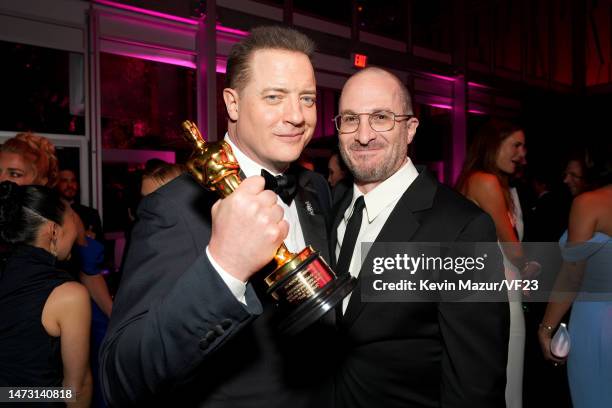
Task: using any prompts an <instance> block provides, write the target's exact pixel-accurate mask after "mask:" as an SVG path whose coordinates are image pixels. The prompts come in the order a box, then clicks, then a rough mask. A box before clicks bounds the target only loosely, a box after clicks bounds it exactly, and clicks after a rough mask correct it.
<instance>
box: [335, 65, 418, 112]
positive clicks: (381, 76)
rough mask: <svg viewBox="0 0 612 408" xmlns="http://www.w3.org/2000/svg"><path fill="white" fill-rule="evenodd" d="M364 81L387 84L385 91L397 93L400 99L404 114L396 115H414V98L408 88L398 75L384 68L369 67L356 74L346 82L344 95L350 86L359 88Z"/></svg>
mask: <svg viewBox="0 0 612 408" xmlns="http://www.w3.org/2000/svg"><path fill="white" fill-rule="evenodd" d="M362 80H364V81H365V82H366V83H370V82H371V81H375V82H379V81H380V83H381V84H386V85H387V86H386V87H385V91H387V92H395V93H397V97H398V98H399V99H400V103H401V106H402V112H396V113H398V114H406V115H413V114H414V113H413V111H412V97H411V96H410V92H409V91H408V88H407V87H406V85H404V83H403V82H402V81H401V80H400V79H399V78H398V77H397V75H395V74H393V73H392V72H390V71H387V70H386V69H384V68H379V67H367V68H364V69H362V70H360V71H358V72H356V73H355V74H353V75H352V76H351V77H350V78H349V79H348V81H346V83H345V84H344V87H343V88H342V93H343V94H344V90H345V89H346V88H347V87H348V86H352V85H353V84H358V85H357V86H359V85H360V84H362V83H363V82H362ZM341 106H342V104H341Z"/></svg>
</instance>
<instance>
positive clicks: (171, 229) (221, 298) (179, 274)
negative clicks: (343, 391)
mask: <svg viewBox="0 0 612 408" xmlns="http://www.w3.org/2000/svg"><path fill="white" fill-rule="evenodd" d="M139 217H140V218H139V221H138V223H137V224H136V226H135V228H134V230H133V231H132V236H131V242H130V247H129V249H128V253H127V257H126V262H125V265H124V276H123V278H122V282H121V287H120V290H119V293H118V294H117V298H116V302H115V307H114V309H113V314H112V316H111V322H110V326H109V331H108V333H107V336H106V338H105V339H104V343H103V345H102V348H101V351H100V370H101V381H102V387H103V392H104V395H105V398H106V401H107V403H108V404H109V405H110V406H134V405H141V404H144V403H147V402H149V403H151V402H152V401H153V400H154V399H155V397H156V396H161V395H168V393H171V392H172V391H173V390H175V389H176V388H177V387H178V386H179V384H181V383H183V382H185V381H188V380H189V378H190V377H191V376H193V375H194V372H195V371H196V369H197V368H198V367H200V365H202V364H206V362H205V360H206V358H207V356H208V355H210V354H211V353H214V352H215V350H217V349H219V348H220V347H222V346H223V344H224V343H226V342H227V341H228V339H230V338H231V337H232V336H233V335H234V334H235V333H236V332H238V331H239V330H240V329H241V328H242V327H244V326H245V325H246V324H248V323H249V322H250V321H251V320H252V319H253V317H254V316H255V315H257V314H260V313H261V310H262V309H261V304H260V303H259V301H258V299H257V297H256V296H255V294H254V291H253V289H252V288H251V287H250V285H249V287H248V288H247V293H246V300H247V305H248V306H245V305H243V304H241V303H240V302H238V301H237V300H236V298H235V297H234V295H233V294H232V293H231V291H230V290H229V288H228V287H227V286H226V285H225V283H224V282H223V280H222V279H221V278H220V276H219V275H218V274H217V273H216V271H215V270H214V268H213V266H212V265H211V263H210V261H209V260H208V258H207V256H206V254H205V253H204V252H203V251H202V252H203V253H202V254H198V251H197V249H196V248H197V246H195V245H194V243H193V240H194V239H198V238H201V239H206V240H207V239H208V237H194V236H193V234H192V233H191V232H190V226H189V225H188V224H189V223H188V222H187V220H186V219H185V218H184V216H183V214H182V213H181V211H178V210H177V208H172V207H171V206H170V204H169V203H168V200H164V199H161V198H160V197H159V196H158V195H157V194H153V195H151V196H150V198H149V197H147V198H146V199H145V200H143V203H142V205H141V208H140V209H139ZM198 255H199V256H198Z"/></svg>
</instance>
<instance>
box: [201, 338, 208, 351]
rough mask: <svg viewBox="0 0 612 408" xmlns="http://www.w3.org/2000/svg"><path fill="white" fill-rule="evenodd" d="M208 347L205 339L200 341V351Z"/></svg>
mask: <svg viewBox="0 0 612 408" xmlns="http://www.w3.org/2000/svg"><path fill="white" fill-rule="evenodd" d="M209 345H210V343H208V340H206V339H202V340H200V349H202V350H206V349H207V348H208V346H209Z"/></svg>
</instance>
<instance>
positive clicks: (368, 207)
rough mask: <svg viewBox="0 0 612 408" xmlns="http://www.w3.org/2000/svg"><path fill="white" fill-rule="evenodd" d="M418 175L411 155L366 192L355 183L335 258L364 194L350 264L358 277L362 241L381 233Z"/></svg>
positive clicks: (350, 268)
mask: <svg viewBox="0 0 612 408" xmlns="http://www.w3.org/2000/svg"><path fill="white" fill-rule="evenodd" d="M418 175H419V172H418V171H417V169H416V168H415V167H414V164H412V161H411V160H410V158H408V161H407V162H406V163H405V164H404V165H403V166H402V167H401V168H400V169H399V170H398V171H397V172H395V174H393V175H392V176H391V177H389V178H388V179H386V180H385V181H383V182H382V183H380V184H379V185H378V186H376V187H375V188H374V189H373V190H371V191H370V192H369V193H367V194H363V193H362V192H361V191H360V190H359V188H358V187H357V185H353V199H352V200H351V204H350V205H349V206H348V208H347V209H346V211H345V212H344V217H343V218H342V220H341V221H340V225H338V229H337V233H338V242H337V243H336V259H338V256H340V248H341V247H342V242H343V241H344V233H345V232H346V227H347V224H348V222H349V219H350V218H351V215H352V214H353V207H354V205H355V201H357V198H359V196H363V199H364V201H365V207H364V209H363V211H364V217H362V219H361V228H360V229H359V234H358V235H357V242H356V243H355V249H354V250H353V256H352V258H351V264H350V266H349V273H350V274H351V275H352V276H353V277H355V278H357V277H358V276H359V271H360V270H361V262H362V261H361V260H362V257H361V243H363V242H374V241H376V237H378V234H379V233H380V231H381V230H382V228H383V226H384V225H385V223H386V222H387V219H388V218H389V215H391V212H392V211H393V209H394V208H395V206H396V205H397V203H398V201H399V200H400V198H401V197H402V195H404V193H405V192H406V190H408V187H410V185H411V184H412V182H413V181H414V180H415V179H416V178H417V177H418ZM364 255H365V254H364ZM350 299H351V295H350V294H349V295H348V296H347V297H345V298H344V300H343V302H342V312H343V313H344V312H346V308H347V306H348V303H349V300H350Z"/></svg>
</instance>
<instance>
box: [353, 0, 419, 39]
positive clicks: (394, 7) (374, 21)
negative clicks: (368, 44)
mask: <svg viewBox="0 0 612 408" xmlns="http://www.w3.org/2000/svg"><path fill="white" fill-rule="evenodd" d="M406 5H407V3H406V1H404V0H393V1H385V2H379V1H373V0H358V2H357V13H358V15H359V29H360V30H363V31H367V32H369V33H373V34H379V35H383V36H386V37H391V38H394V39H397V40H400V41H403V40H404V39H405V38H406V26H407V16H406V13H407V11H406Z"/></svg>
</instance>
